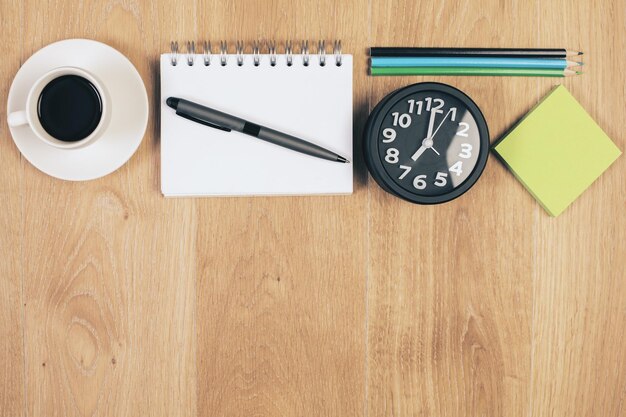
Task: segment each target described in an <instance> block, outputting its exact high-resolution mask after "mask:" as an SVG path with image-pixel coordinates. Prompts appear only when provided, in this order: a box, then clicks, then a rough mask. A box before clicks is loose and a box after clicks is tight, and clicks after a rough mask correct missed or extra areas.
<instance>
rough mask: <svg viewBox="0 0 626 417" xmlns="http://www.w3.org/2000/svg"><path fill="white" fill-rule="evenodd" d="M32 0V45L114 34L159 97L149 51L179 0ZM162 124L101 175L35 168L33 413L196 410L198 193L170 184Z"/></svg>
mask: <svg viewBox="0 0 626 417" xmlns="http://www.w3.org/2000/svg"><path fill="white" fill-rule="evenodd" d="M25 10H26V18H25V32H26V33H27V34H28V35H27V36H26V39H25V50H26V54H31V53H32V52H34V51H35V50H37V49H39V48H41V47H42V46H44V45H45V44H47V43H49V42H51V41H55V40H58V39H63V38H68V37H87V38H93V39H98V40H101V41H104V42H106V43H108V44H110V45H111V46H113V47H115V48H117V49H119V50H120V51H121V52H122V53H124V54H125V55H126V56H128V57H129V59H130V60H131V61H132V62H133V63H134V64H135V66H136V67H137V69H138V70H139V72H140V73H141V75H142V76H143V79H144V82H145V83H146V86H147V87H148V91H150V94H149V98H150V101H151V102H154V94H153V91H154V90H153V88H152V86H154V85H155V84H156V76H157V74H156V73H155V72H154V69H153V68H152V67H151V65H150V63H151V61H149V60H148V59H146V57H156V54H157V53H158V51H159V50H160V48H159V46H158V45H157V44H158V43H159V42H158V37H159V36H160V31H161V22H164V21H167V20H168V19H170V18H173V16H175V13H176V10H175V9H174V7H171V8H169V7H168V8H165V10H153V9H152V7H151V5H150V4H148V3H146V4H143V3H137V2H123V3H119V2H113V1H112V2H99V1H86V2H76V3H70V2H62V3H60V2H57V1H49V2H41V1H31V2H27V3H26V4H25ZM183 10H184V9H183ZM44 17H45V19H46V21H52V22H64V24H54V25H49V24H43V23H44V22H43V19H44ZM152 22H156V24H154V25H153V24H152ZM152 109H154V107H152ZM152 114H154V112H152ZM152 114H151V119H152V120H153V119H154V117H153V116H152ZM155 132H156V127H155V126H154V125H151V126H150V128H149V129H148V132H147V134H146V137H145V138H144V141H143V143H142V145H141V147H140V149H139V151H138V152H137V154H136V155H135V157H133V158H132V159H131V161H130V162H129V163H127V164H126V165H125V166H124V167H122V168H121V169H120V170H118V171H117V172H115V173H114V174H112V175H109V176H107V177H105V178H102V179H99V180H95V181H90V182H87V183H70V182H62V181H58V180H55V179H52V178H50V177H47V176H45V175H42V174H41V173H40V172H38V171H37V170H36V169H35V168H33V167H32V166H30V165H27V166H26V167H25V174H24V176H25V179H24V187H23V191H22V194H23V198H24V207H25V213H24V217H25V219H27V220H26V222H25V223H26V224H25V228H24V232H23V233H24V236H23V239H24V253H25V254H28V255H27V257H26V261H25V263H24V265H23V267H24V270H25V272H24V277H25V278H24V287H25V302H26V303H27V306H26V326H25V327H26V331H25V340H24V344H25V347H26V350H25V356H26V360H25V367H26V371H25V375H26V389H27V398H28V401H27V404H26V413H27V414H28V415H34V416H39V415H49V414H54V415H68V416H69V415H77V416H98V415H118V416H119V415H132V416H134V415H140V414H143V415H168V416H188V415H193V414H195V355H194V353H195V350H194V343H193V338H194V329H193V304H194V299H195V292H194V289H195V287H194V281H193V273H194V271H195V254H194V249H195V243H194V235H195V227H196V222H195V219H196V217H195V211H194V207H193V204H192V203H191V202H185V201H164V200H163V199H162V198H161V197H160V195H159V192H158V188H157V186H156V184H157V183H158V153H156V152H155V149H156V148H157V145H156V136H155Z"/></svg>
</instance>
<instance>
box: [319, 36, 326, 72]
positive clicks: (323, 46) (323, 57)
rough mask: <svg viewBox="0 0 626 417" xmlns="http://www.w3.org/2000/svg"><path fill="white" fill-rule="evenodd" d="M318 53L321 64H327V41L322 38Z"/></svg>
mask: <svg viewBox="0 0 626 417" xmlns="http://www.w3.org/2000/svg"><path fill="white" fill-rule="evenodd" d="M317 53H318V54H319V56H320V65H321V66H324V65H326V41H324V40H321V41H319V42H318V43H317Z"/></svg>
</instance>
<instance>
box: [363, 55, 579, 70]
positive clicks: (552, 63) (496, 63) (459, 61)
mask: <svg viewBox="0 0 626 417" xmlns="http://www.w3.org/2000/svg"><path fill="white" fill-rule="evenodd" d="M575 65H580V63H578V62H573V61H568V60H565V59H552V58H550V59H539V58H499V57H496V58H489V57H372V58H371V66H372V67H465V68H470V67H471V68H536V69H561V70H563V69H565V68H567V67H570V66H575Z"/></svg>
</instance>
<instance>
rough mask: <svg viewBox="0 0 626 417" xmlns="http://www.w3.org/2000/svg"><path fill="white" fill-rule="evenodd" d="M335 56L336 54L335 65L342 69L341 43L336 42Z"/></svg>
mask: <svg viewBox="0 0 626 417" xmlns="http://www.w3.org/2000/svg"><path fill="white" fill-rule="evenodd" d="M333 54H335V64H336V65H337V66H338V67H340V66H341V41H335V46H334V47H333Z"/></svg>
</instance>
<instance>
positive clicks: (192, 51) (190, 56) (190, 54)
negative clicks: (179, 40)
mask: <svg viewBox="0 0 626 417" xmlns="http://www.w3.org/2000/svg"><path fill="white" fill-rule="evenodd" d="M195 55H196V43H195V42H194V41H191V42H187V65H189V66H192V65H193V60H194V58H195Z"/></svg>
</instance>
